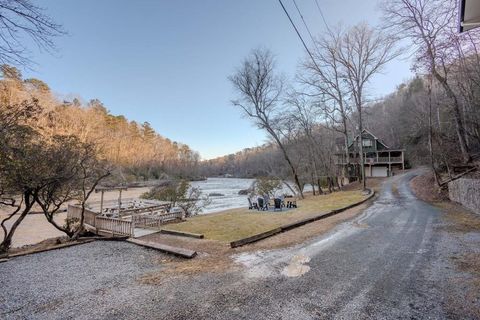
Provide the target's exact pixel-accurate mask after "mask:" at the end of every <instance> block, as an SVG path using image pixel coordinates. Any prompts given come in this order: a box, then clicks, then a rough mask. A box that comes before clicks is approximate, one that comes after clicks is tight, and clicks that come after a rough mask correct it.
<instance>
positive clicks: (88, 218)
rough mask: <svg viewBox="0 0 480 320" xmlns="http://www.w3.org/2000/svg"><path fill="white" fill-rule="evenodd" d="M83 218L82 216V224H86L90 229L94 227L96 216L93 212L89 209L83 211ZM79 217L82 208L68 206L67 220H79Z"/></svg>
mask: <svg viewBox="0 0 480 320" xmlns="http://www.w3.org/2000/svg"><path fill="white" fill-rule="evenodd" d="M83 216H84V218H83V223H85V224H88V225H90V226H92V227H95V217H96V216H97V213H96V212H93V211H91V210H89V209H85V211H84V212H83ZM81 217H82V208H81V207H77V206H73V205H70V204H69V205H68V209H67V218H69V219H71V218H77V219H79V220H80V219H81Z"/></svg>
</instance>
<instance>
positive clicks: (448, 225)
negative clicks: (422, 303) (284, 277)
mask: <svg viewBox="0 0 480 320" xmlns="http://www.w3.org/2000/svg"><path fill="white" fill-rule="evenodd" d="M411 188H412V190H413V192H414V193H415V195H416V196H417V197H418V198H420V199H422V200H423V201H425V202H428V203H430V204H432V205H434V206H436V207H438V208H441V209H442V211H443V212H444V214H443V216H442V222H443V223H442V224H441V226H438V227H437V228H438V229H439V230H440V231H443V232H446V233H447V238H449V239H451V242H452V243H456V244H458V248H457V250H458V251H457V252H456V253H455V254H453V255H452V256H450V257H449V258H450V262H451V263H452V267H453V268H454V269H455V271H456V273H457V276H456V277H455V278H453V279H452V278H446V279H445V281H447V283H449V284H450V287H451V288H462V289H461V290H453V289H452V291H451V292H450V294H449V296H447V297H446V301H448V307H447V309H448V311H449V313H450V315H451V317H452V318H454V319H473V318H474V319H479V318H480V309H478V308H476V307H475V306H476V305H477V301H478V300H480V295H479V292H480V251H479V250H478V247H479V245H480V215H477V214H475V213H473V212H471V211H469V210H468V209H466V208H464V207H462V206H461V205H460V204H458V203H455V202H452V201H450V200H449V199H448V191H447V190H440V189H439V188H438V187H437V185H436V184H435V180H434V177H433V174H432V173H431V172H428V173H425V174H423V175H420V176H417V177H415V178H414V179H412V181H411Z"/></svg>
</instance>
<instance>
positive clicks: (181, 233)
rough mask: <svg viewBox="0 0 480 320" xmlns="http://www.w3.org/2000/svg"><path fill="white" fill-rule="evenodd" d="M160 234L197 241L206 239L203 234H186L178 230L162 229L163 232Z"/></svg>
mask: <svg viewBox="0 0 480 320" xmlns="http://www.w3.org/2000/svg"><path fill="white" fill-rule="evenodd" d="M160 233H163V234H170V235H173V236H179V237H188V238H196V239H203V238H204V235H203V234H199V233H192V232H185V231H177V230H169V229H162V230H160Z"/></svg>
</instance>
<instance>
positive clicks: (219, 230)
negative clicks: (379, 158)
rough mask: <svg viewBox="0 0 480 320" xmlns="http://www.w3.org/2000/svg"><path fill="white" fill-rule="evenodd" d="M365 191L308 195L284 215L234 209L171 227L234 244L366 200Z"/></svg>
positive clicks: (171, 228)
mask: <svg viewBox="0 0 480 320" xmlns="http://www.w3.org/2000/svg"><path fill="white" fill-rule="evenodd" d="M365 197H366V196H364V195H362V192H361V191H358V190H354V191H343V192H335V193H332V194H328V195H322V196H311V195H310V196H307V197H306V198H305V199H304V200H299V201H297V205H298V208H297V209H290V210H288V211H283V212H279V211H277V212H271V211H269V212H261V211H256V210H248V208H240V209H231V210H226V211H222V212H219V213H215V214H208V215H199V216H196V217H192V218H189V219H188V220H187V221H186V222H182V223H178V224H172V225H169V226H168V229H170V230H178V231H185V232H193V233H200V234H204V235H205V238H207V239H212V240H219V241H223V242H231V241H234V240H238V239H241V238H245V237H248V236H251V235H254V234H256V233H260V232H264V231H268V230H270V229H274V228H277V227H279V226H281V225H284V224H287V223H291V222H295V221H298V220H301V219H304V218H308V217H311V216H314V215H317V214H320V213H323V212H328V211H330V210H332V209H336V208H341V207H344V206H346V205H349V204H351V203H354V202H357V201H359V200H362V199H364V198H365Z"/></svg>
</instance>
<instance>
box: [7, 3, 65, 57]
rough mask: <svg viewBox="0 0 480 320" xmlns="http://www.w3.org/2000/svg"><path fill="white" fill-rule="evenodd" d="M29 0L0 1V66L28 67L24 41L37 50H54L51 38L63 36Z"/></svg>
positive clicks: (41, 9)
mask: <svg viewBox="0 0 480 320" xmlns="http://www.w3.org/2000/svg"><path fill="white" fill-rule="evenodd" d="M44 11H45V10H44V9H43V8H41V7H39V6H37V5H35V4H34V3H32V1H30V0H1V1H0V26H1V27H0V63H2V64H14V65H22V66H28V65H29V64H31V63H32V61H31V59H30V58H29V50H28V49H27V47H26V45H25V43H23V41H24V38H25V37H28V38H30V39H31V40H33V42H34V43H35V44H36V45H37V47H38V48H39V49H41V50H46V51H51V50H53V49H55V43H54V41H53V39H54V38H55V37H57V36H59V35H62V34H64V33H65V32H64V31H63V29H62V27H61V26H60V25H59V24H57V23H55V22H54V21H53V20H52V19H51V18H50V17H49V16H47V15H46V14H45V12H44Z"/></svg>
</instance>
